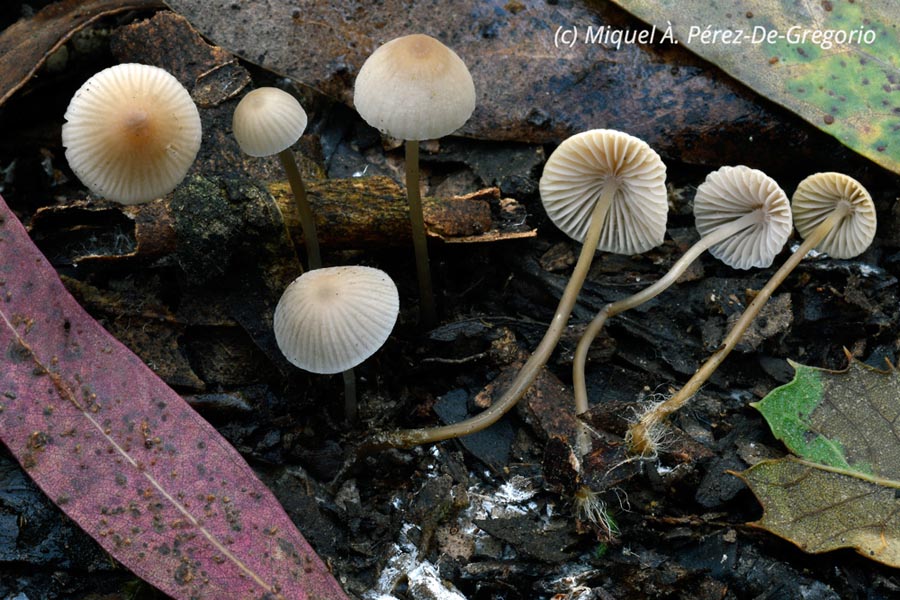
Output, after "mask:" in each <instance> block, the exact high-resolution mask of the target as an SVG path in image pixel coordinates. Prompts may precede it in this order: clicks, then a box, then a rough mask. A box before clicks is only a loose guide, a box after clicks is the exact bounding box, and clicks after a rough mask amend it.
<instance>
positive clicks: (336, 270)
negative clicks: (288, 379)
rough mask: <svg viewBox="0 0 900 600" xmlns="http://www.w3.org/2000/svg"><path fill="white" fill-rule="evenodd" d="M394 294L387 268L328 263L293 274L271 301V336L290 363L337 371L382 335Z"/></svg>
mask: <svg viewBox="0 0 900 600" xmlns="http://www.w3.org/2000/svg"><path fill="white" fill-rule="evenodd" d="M399 311H400V298H399V295H398V293H397V286H396V285H394V282H393V281H392V280H391V278H390V277H389V276H388V274H387V273H385V272H384V271H381V270H379V269H373V268H371V267H359V266H349V267H328V268H324V269H314V270H312V271H307V272H306V273H304V274H303V275H301V276H300V277H298V278H297V279H295V280H294V282H293V283H291V284H290V285H289V286H288V287H287V289H286V290H285V291H284V294H282V296H281V300H279V301H278V305H277V306H276V307H275V319H274V329H275V341H276V342H277V343H278V347H279V348H281V352H282V353H283V354H284V356H285V357H286V358H287V359H288V360H289V361H290V362H291V363H292V364H294V365H295V366H297V367H300V368H301V369H304V370H306V371H310V372H312V373H323V374H330V373H340V372H341V371H346V370H347V369H352V368H353V367H355V366H356V365H358V364H360V363H361V362H363V361H364V360H366V359H367V358H369V357H370V356H372V354H374V353H375V351H376V350H378V349H379V348H381V346H382V345H383V344H384V342H385V341H387V338H388V336H389V335H390V333H391V330H392V329H393V328H394V323H395V322H396V321H397V314H398V313H399Z"/></svg>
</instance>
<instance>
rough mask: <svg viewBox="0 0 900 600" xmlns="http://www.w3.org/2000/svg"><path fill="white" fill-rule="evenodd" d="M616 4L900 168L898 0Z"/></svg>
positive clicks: (646, 0)
mask: <svg viewBox="0 0 900 600" xmlns="http://www.w3.org/2000/svg"><path fill="white" fill-rule="evenodd" d="M613 1H614V2H616V3H617V4H619V5H620V6H622V7H623V8H624V9H626V10H628V11H629V12H631V13H632V14H634V15H636V16H637V17H639V18H641V19H643V20H644V21H647V22H648V23H651V24H653V25H655V26H656V28H657V30H658V32H657V40H658V41H664V42H665V41H671V39H672V38H674V39H675V40H677V41H678V43H679V44H681V45H683V46H686V47H687V48H688V49H690V50H691V51H693V52H695V53H696V54H698V55H700V56H701V57H703V58H705V59H706V60H708V61H710V62H712V63H713V64H715V65H717V66H718V67H720V68H721V69H722V70H724V71H725V72H727V73H728V74H730V75H732V76H733V77H735V78H736V79H738V80H739V81H741V82H743V83H744V84H746V85H747V86H749V87H750V88H752V89H753V90H755V91H756V92H758V93H760V94H762V95H764V96H766V97H767V98H769V99H770V100H772V101H774V102H777V103H778V104H781V105H782V106H784V107H786V108H787V109H789V110H791V111H793V112H795V113H797V114H798V115H800V116H801V117H803V118H804V119H806V120H807V121H809V122H810V123H812V124H813V125H815V126H816V127H818V128H819V129H821V130H823V131H825V132H827V133H829V134H831V135H833V136H834V137H836V138H837V139H838V140H840V141H841V142H842V143H843V144H845V145H846V146H848V147H850V148H851V149H853V150H855V151H856V152H858V153H860V154H862V155H863V156H865V157H867V158H869V159H871V160H873V161H874V162H876V163H878V164H880V165H881V166H883V167H885V168H888V169H890V170H892V171H894V172H896V173H900V7H898V3H897V0H806V1H804V2H797V1H796V0H715V1H710V0H690V1H687V2H685V1H684V0H613ZM669 27H671V29H669ZM667 32H668V37H666V34H667Z"/></svg>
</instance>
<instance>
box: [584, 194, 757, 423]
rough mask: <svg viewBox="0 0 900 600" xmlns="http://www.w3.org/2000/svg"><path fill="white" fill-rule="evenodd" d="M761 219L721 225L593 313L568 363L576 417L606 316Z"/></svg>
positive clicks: (639, 300) (658, 289)
mask: <svg viewBox="0 0 900 600" xmlns="http://www.w3.org/2000/svg"><path fill="white" fill-rule="evenodd" d="M762 216H763V211H762V209H761V208H758V209H756V210H754V211H753V212H751V213H748V214H746V215H744V216H743V217H741V218H739V219H736V220H735V221H733V222H731V223H729V224H728V225H724V226H722V227H721V228H719V229H716V230H715V231H714V232H713V233H711V234H710V235H708V236H706V237H703V238H700V239H699V240H698V241H697V242H696V243H695V244H694V245H693V246H691V247H690V248H689V249H688V250H687V252H685V253H684V255H683V256H682V257H681V258H680V259H678V261H677V262H676V263H675V264H674V265H672V268H671V269H669V272H668V273H666V274H665V275H663V276H662V277H661V278H659V279H658V280H657V281H656V282H655V283H653V284H652V285H650V286H648V287H646V288H644V289H642V290H641V291H639V292H638V293H636V294H634V295H631V296H628V297H627V298H623V299H622V300H618V301H616V302H612V303H610V304H607V305H606V306H604V307H603V308H602V309H600V312H598V313H597V316H596V317H594V320H593V321H591V323H590V325H588V327H587V329H585V331H584V334H583V335H582V337H581V340H580V341H579V342H578V347H577V348H576V349H575V357H574V360H573V364H572V384H573V387H574V389H575V413H576V414H579V415H580V414H582V413H584V412H586V411H587V409H588V397H587V386H586V385H585V380H584V368H585V362H586V361H587V353H588V350H589V349H590V347H591V344H592V343H593V342H594V339H595V338H596V337H597V335H598V334H599V333H600V331H601V330H602V329H603V325H604V324H606V320H607V319H608V318H609V317H614V316H615V315H617V314H619V313H621V312H624V311H626V310H629V309H632V308H634V307H636V306H640V305H641V304H643V303H644V302H648V301H650V300H652V299H653V298H655V297H656V296H658V295H659V294H661V293H662V292H663V291H665V290H666V289H668V288H669V286H671V285H672V284H673V283H675V282H676V281H677V280H678V278H679V277H681V275H682V274H683V273H684V272H685V271H686V270H687V268H688V267H689V266H690V265H691V263H693V262H694V261H695V260H697V258H699V256H700V255H701V254H703V253H704V252H705V251H707V250H708V249H709V248H711V247H712V246H715V245H716V244H718V243H720V242H723V241H725V240H727V239H728V238H730V237H732V236H734V235H736V234H738V233H740V232H741V231H743V230H744V229H746V228H747V227H751V226H752V225H755V224H756V223H759V221H760V219H761V218H762Z"/></svg>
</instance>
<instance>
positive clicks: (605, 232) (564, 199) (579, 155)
mask: <svg viewBox="0 0 900 600" xmlns="http://www.w3.org/2000/svg"><path fill="white" fill-rule="evenodd" d="M611 183H617V184H618V190H617V191H616V194H615V198H614V199H613V202H612V205H611V206H610V209H609V213H608V214H607V216H606V221H605V222H604V224H603V229H602V232H601V235H600V243H599V244H598V246H597V248H598V249H599V250H603V251H606V252H616V253H619V254H639V253H641V252H646V251H647V250H649V249H650V248H653V247H654V246H658V245H659V244H661V243H662V241H663V237H664V236H665V233H666V214H667V212H668V209H669V205H668V202H667V198H666V165H665V164H663V162H662V159H660V157H659V155H658V154H657V153H656V152H654V151H653V149H652V148H650V146H648V145H647V143H646V142H644V141H643V140H641V139H638V138H636V137H634V136H632V135H628V134H627V133H622V132H621V131H615V130H612V129H592V130H591V131H585V132H583V133H579V134H577V135H573V136H572V137H570V138H568V139H566V140H565V141H564V142H563V143H562V144H560V145H559V147H558V148H557V149H556V150H554V151H553V154H551V155H550V158H549V159H547V164H546V165H545V166H544V174H543V175H542V176H541V182H540V190H541V200H542V201H543V203H544V208H545V209H546V211H547V214H548V215H549V216H550V219H551V220H552V221H553V222H554V223H555V224H556V226H557V227H559V228H560V229H562V230H563V232H564V233H566V234H567V235H568V236H569V237H571V238H573V239H575V240H577V241H579V242H583V241H584V236H585V234H586V233H587V230H588V227H589V226H590V218H591V213H592V212H593V210H594V206H595V205H596V203H597V201H598V200H599V199H600V195H601V193H602V192H603V188H604V187H605V186H607V185H609V184H611Z"/></svg>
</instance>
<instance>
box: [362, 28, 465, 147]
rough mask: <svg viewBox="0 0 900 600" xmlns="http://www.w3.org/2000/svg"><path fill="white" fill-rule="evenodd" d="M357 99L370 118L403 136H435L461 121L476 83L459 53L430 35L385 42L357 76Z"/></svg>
mask: <svg viewBox="0 0 900 600" xmlns="http://www.w3.org/2000/svg"><path fill="white" fill-rule="evenodd" d="M353 103H354V104H355V105H356V110H357V111H359V114H360V116H362V118H363V119H365V121H366V123H368V124H369V125H371V126H372V127H374V128H375V129H378V130H379V131H381V132H382V133H386V134H387V135H390V136H392V137H395V138H398V139H402V140H430V139H435V138H439V137H442V136H445V135H447V134H450V133H453V132H454V131H456V130H457V129H459V128H460V127H462V126H463V125H464V124H465V122H466V121H468V120H469V117H470V116H471V115H472V111H474V110H475V84H474V83H473V82H472V76H471V75H470V74H469V69H467V68H466V65H465V63H463V61H462V59H460V58H459V56H457V54H456V53H455V52H454V51H453V50H451V49H450V48H448V47H447V46H445V45H444V44H442V43H440V42H439V41H437V40H436V39H434V38H432V37H429V36H427V35H422V34H415V35H407V36H404V37H400V38H397V39H394V40H391V41H389V42H388V43H386V44H384V45H383V46H381V47H380V48H378V49H377V50H375V52H373V53H372V55H371V56H369V58H367V59H366V62H365V63H363V66H362V68H361V69H360V70H359V75H357V76H356V85H355V87H354V90H353Z"/></svg>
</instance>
